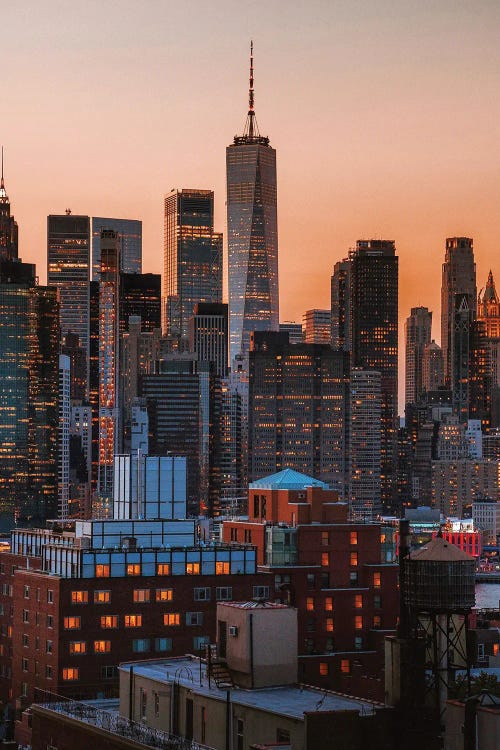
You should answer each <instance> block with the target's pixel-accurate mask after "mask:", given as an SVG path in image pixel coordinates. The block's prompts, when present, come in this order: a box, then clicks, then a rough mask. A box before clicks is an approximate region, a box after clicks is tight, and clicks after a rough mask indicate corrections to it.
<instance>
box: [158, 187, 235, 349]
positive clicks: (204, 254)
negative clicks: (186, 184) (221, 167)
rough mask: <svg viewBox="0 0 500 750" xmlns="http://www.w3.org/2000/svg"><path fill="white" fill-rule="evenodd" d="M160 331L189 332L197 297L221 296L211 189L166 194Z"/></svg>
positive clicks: (185, 335) (180, 334)
mask: <svg viewBox="0 0 500 750" xmlns="http://www.w3.org/2000/svg"><path fill="white" fill-rule="evenodd" d="M163 242H164V245H163V247H164V261H163V263H164V265H163V283H164V299H165V309H164V314H165V323H164V325H163V332H164V333H165V334H167V335H168V336H172V337H174V338H177V339H184V340H185V339H187V338H188V336H189V320H190V318H191V317H192V315H193V313H194V308H195V305H196V304H197V303H198V302H211V303H221V302H222V234H220V233H219V232H214V194H213V191H212V190H172V192H170V193H169V194H168V195H166V196H165V200H164V241H163Z"/></svg>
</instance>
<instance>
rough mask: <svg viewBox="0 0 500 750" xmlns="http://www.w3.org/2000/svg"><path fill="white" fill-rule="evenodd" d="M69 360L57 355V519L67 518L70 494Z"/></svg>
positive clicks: (62, 355)
mask: <svg viewBox="0 0 500 750" xmlns="http://www.w3.org/2000/svg"><path fill="white" fill-rule="evenodd" d="M70 431H71V360H70V358H69V357H68V356H67V355H66V354H60V355H59V431H58V436H57V444H58V461H57V473H58V478H57V485H58V487H57V498H58V507H57V517H58V518H67V517H68V509H69V494H70V487H69V485H70V476H69V469H70V450H69V440H70Z"/></svg>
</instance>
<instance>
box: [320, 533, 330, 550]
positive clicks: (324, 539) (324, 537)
mask: <svg viewBox="0 0 500 750" xmlns="http://www.w3.org/2000/svg"><path fill="white" fill-rule="evenodd" d="M329 543H330V540H329V538H328V531H322V532H321V544H322V546H323V547H328V545H329Z"/></svg>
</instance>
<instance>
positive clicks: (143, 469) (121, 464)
mask: <svg viewBox="0 0 500 750" xmlns="http://www.w3.org/2000/svg"><path fill="white" fill-rule="evenodd" d="M186 482H187V461H186V457H185V456H145V455H143V454H142V453H141V452H140V451H138V452H137V453H132V454H126V455H125V454H124V455H119V456H115V479H114V485H113V493H114V497H113V518H121V519H123V520H129V521H130V520H137V519H145V520H156V519H159V518H161V519H163V520H166V519H169V518H170V519H175V518H186V516H187V512H186V511H187V507H186V486H187V485H186Z"/></svg>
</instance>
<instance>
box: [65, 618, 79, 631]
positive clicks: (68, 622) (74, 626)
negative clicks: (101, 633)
mask: <svg viewBox="0 0 500 750" xmlns="http://www.w3.org/2000/svg"><path fill="white" fill-rule="evenodd" d="M81 626H82V618H81V617H65V618H64V628H65V630H80V628H81Z"/></svg>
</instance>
